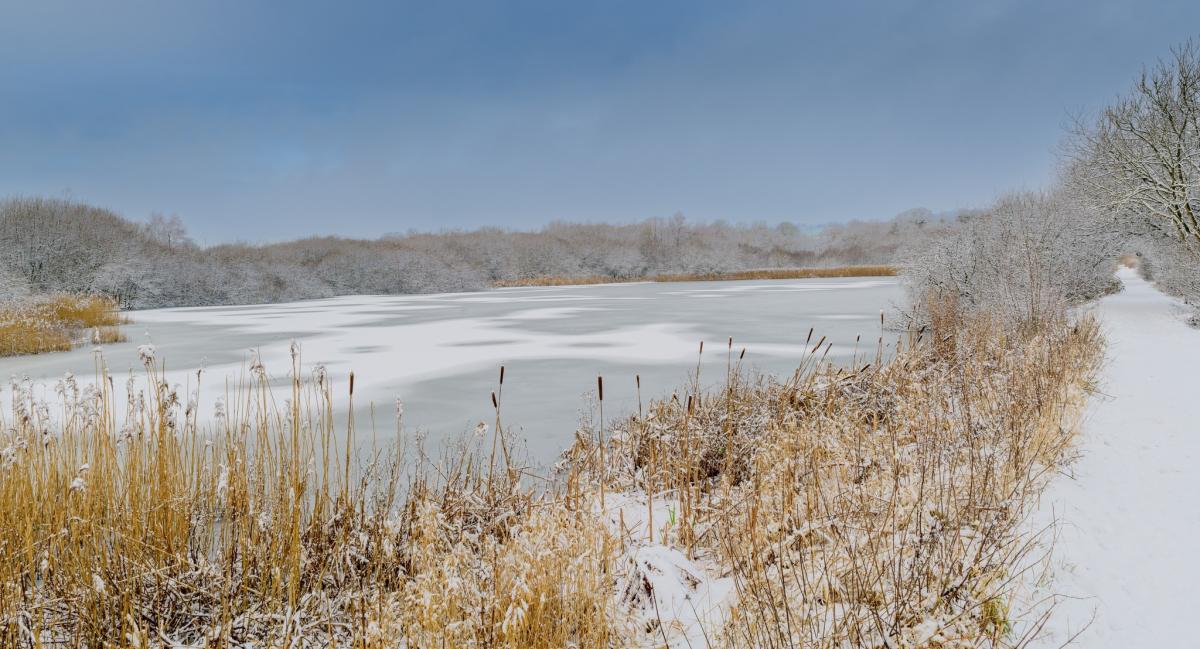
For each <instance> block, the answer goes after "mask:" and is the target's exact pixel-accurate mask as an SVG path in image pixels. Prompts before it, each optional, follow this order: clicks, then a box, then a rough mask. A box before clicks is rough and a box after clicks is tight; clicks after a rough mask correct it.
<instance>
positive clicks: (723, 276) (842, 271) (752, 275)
mask: <svg viewBox="0 0 1200 649" xmlns="http://www.w3.org/2000/svg"><path fill="white" fill-rule="evenodd" d="M896 272H897V271H896V268H895V267H894V266H884V265H875V266H834V267H828V268H767V269H760V270H742V271H732V272H727V273H664V274H657V275H646V276H637V277H611V276H608V275H586V276H582V277H563V276H556V275H550V276H540V277H529V278H522V279H513V280H501V281H498V282H495V283H494V284H493V285H494V286H496V287H500V288H506V287H516V286H578V285H584V284H619V283H626V282H647V281H648V282H716V281H734V280H763V279H814V278H832V277H883V276H892V275H895V274H896Z"/></svg>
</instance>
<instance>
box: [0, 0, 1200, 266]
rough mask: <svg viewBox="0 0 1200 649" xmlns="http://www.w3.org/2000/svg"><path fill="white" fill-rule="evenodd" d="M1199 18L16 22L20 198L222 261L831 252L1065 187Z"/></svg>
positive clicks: (805, 12) (1155, 5) (20, 10)
mask: <svg viewBox="0 0 1200 649" xmlns="http://www.w3.org/2000/svg"><path fill="white" fill-rule="evenodd" d="M1196 25H1200V3H1195V2H1172V1H1153V2H1126V3H1118V2H1109V1H1104V0H1102V1H1097V2H1056V1H1054V0H1043V1H1040V2H1007V1H999V2H965V1H956V2H950V1H945V2H913V1H909V0H896V1H890V2H862V1H858V2H856V1H849V2H826V3H819V4H816V3H799V2H784V3H733V2H704V1H693V2H670V1H662V2H645V1H644V0H643V1H641V2H623V1H611V2H596V3H585V2H564V1H562V0H552V1H547V2H477V3H460V2H422V3H408V2H357V3H355V2H302V1H301V2H286V3H285V2H266V1H265V0H264V1H254V0H237V1H228V2H226V1H219V0H214V1H209V2H188V3H185V2H175V1H164V0H144V1H138V2H134V1H125V0H108V1H106V2H102V3H101V2H84V1H80V2H75V3H67V2H58V1H57V0H39V1H38V2H27V3H12V2H10V3H5V5H4V7H3V8H0V195H13V194H23V195H29V194H45V195H54V196H63V195H69V196H71V197H73V198H76V199H79V200H84V201H88V202H92V203H96V204H99V205H103V206H106V207H109V208H112V209H114V210H117V211H118V212H121V213H123V214H125V215H126V216H129V217H131V218H135V219H143V218H145V217H147V216H148V215H149V214H150V213H151V212H160V213H164V214H178V215H179V216H180V217H182V218H183V219H184V221H185V222H186V223H187V224H188V226H189V228H190V229H191V230H192V231H193V233H194V234H195V235H197V238H199V239H200V240H202V241H204V242H207V243H215V242H219V241H228V240H235V239H238V240H246V241H269V240H280V239H289V238H295V237H299V236H306V235H309V234H344V235H350V236H378V235H380V234H382V233H385V232H395V231H405V230H407V229H409V228H415V229H422V230H424V229H435V230H436V229H442V228H458V227H475V226H480V225H500V226H510V227H537V226H539V225H541V224H543V223H546V222H549V221H552V220H556V219H565V220H584V221H600V220H605V221H631V220H639V219H642V218H646V217H650V216H668V215H670V214H671V213H673V212H676V211H682V212H683V213H684V214H686V215H687V216H688V217H689V218H693V219H701V220H711V219H718V218H719V219H726V220H729V221H760V220H761V221H767V222H778V221H783V220H788V221H795V222H800V223H824V222H829V221H840V220H848V219H852V218H860V219H879V218H886V217H889V216H891V215H892V214H895V213H897V212H900V211H902V210H905V209H907V208H911V207H916V206H926V207H929V208H931V209H934V210H943V209H952V208H956V207H970V206H978V205H981V204H984V203H986V202H988V201H989V200H991V199H992V198H994V197H995V196H996V195H997V194H998V193H1000V192H1001V191H1003V190H1006V189H1010V188H1029V187H1036V186H1040V185H1042V184H1044V183H1046V182H1047V181H1048V180H1049V179H1050V178H1051V177H1052V174H1053V171H1054V167H1055V157H1054V154H1053V149H1054V147H1055V145H1056V144H1057V143H1058V142H1059V140H1060V138H1061V135H1062V127H1063V125H1064V124H1065V123H1066V121H1067V119H1068V117H1069V116H1070V115H1071V114H1072V113H1074V112H1079V111H1087V110H1094V109H1096V108H1098V107H1100V106H1102V105H1103V104H1104V103H1105V102H1106V101H1108V100H1109V99H1111V98H1112V97H1113V96H1114V95H1115V94H1116V93H1118V92H1120V91H1121V90H1123V89H1124V88H1126V87H1127V86H1128V85H1129V83H1130V82H1131V80H1132V78H1133V77H1134V75H1136V74H1137V72H1138V70H1139V69H1140V68H1141V66H1142V65H1143V64H1145V63H1149V62H1151V61H1153V60H1154V59H1155V58H1156V57H1159V56H1162V55H1163V54H1165V53H1166V52H1167V49H1168V48H1169V47H1170V46H1171V45H1172V44H1174V43H1177V42H1180V41H1183V40H1185V39H1187V38H1188V37H1189V36H1192V35H1193V32H1192V31H1190V30H1191V29H1195V26H1196Z"/></svg>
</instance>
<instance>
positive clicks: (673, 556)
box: [595, 492, 737, 649]
mask: <svg viewBox="0 0 1200 649" xmlns="http://www.w3.org/2000/svg"><path fill="white" fill-rule="evenodd" d="M652 503H653V513H651V512H650V504H649V503H647V499H646V494H644V493H641V492H637V493H616V494H608V496H607V498H606V500H605V507H604V509H603V511H601V510H600V507H599V503H598V502H597V503H595V507H596V512H597V513H598V514H601V515H602V519H603V521H604V523H605V524H606V525H607V526H608V528H609V530H610V531H611V532H612V533H613V534H614V535H616V536H618V537H620V538H622V539H624V541H625V543H627V544H628V545H627V547H626V550H625V552H624V554H623V555H622V557H621V560H620V566H621V567H620V568H619V569H618V575H619V581H618V583H617V590H616V597H617V608H618V610H622V611H624V612H625V613H626V614H627V615H629V618H630V627H631V628H632V630H633V632H634V634H635V637H638V638H639V641H640V643H648V645H650V646H662V643H663V642H665V643H666V645H667V647H668V648H669V649H690V648H692V647H696V648H699V647H708V646H718V645H719V643H718V642H717V638H718V634H719V633H720V631H721V629H722V628H723V627H724V623H725V619H726V616H727V614H728V612H729V607H730V606H731V605H732V604H733V601H734V599H735V598H736V595H737V590H736V588H735V587H734V582H733V578H732V577H728V576H722V574H721V573H722V570H721V568H720V566H718V565H717V563H716V561H714V560H710V559H709V558H708V557H703V556H698V557H694V558H691V559H689V558H688V557H687V555H685V554H684V553H683V552H681V551H680V550H678V549H676V548H675V547H672V540H673V539H674V531H675V530H673V529H672V527H673V526H672V522H673V521H674V519H675V516H674V512H678V511H679V503H678V501H676V500H674V499H673V498H672V497H671V496H670V495H668V494H656V495H655V497H654V498H653V501H652ZM651 515H652V516H653V519H654V520H653V534H651V527H650V520H649V519H650V517H651ZM638 646H641V644H639V645H638Z"/></svg>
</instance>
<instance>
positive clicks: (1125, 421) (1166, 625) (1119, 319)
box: [1039, 268, 1200, 648]
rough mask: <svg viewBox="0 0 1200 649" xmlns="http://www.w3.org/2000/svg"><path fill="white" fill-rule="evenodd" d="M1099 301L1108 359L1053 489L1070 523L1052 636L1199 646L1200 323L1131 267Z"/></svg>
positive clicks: (1056, 509) (1056, 563) (1056, 564)
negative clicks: (1074, 455) (1069, 461)
mask: <svg viewBox="0 0 1200 649" xmlns="http://www.w3.org/2000/svg"><path fill="white" fill-rule="evenodd" d="M1118 277H1119V278H1120V280H1121V281H1122V282H1123V283H1124V284H1125V290H1124V291H1122V292H1121V293H1118V294H1115V295H1112V296H1109V297H1106V298H1104V299H1103V300H1100V301H1099V303H1098V304H1097V305H1096V306H1095V312H1096V313H1097V314H1098V315H1099V317H1100V318H1101V321H1102V323H1103V326H1104V329H1105V333H1106V335H1107V339H1108V345H1109V348H1108V363H1107V365H1106V366H1105V367H1104V370H1103V378H1102V382H1101V384H1100V386H1099V388H1100V391H1101V392H1102V393H1103V395H1104V396H1099V397H1097V398H1095V399H1093V401H1092V403H1091V404H1090V406H1089V413H1088V417H1087V419H1086V420H1085V423H1084V427H1083V434H1082V437H1081V439H1080V442H1079V443H1080V452H1081V457H1080V458H1079V459H1078V461H1077V462H1075V463H1074V464H1073V465H1072V466H1071V467H1070V472H1071V475H1064V476H1060V477H1058V478H1056V479H1055V480H1054V481H1053V482H1052V483H1051V484H1050V486H1049V488H1048V490H1047V492H1046V494H1044V495H1043V498H1042V502H1041V505H1040V514H1039V516H1040V517H1041V518H1042V520H1043V521H1044V522H1048V521H1050V520H1051V519H1054V518H1056V519H1058V520H1059V522H1060V523H1061V528H1060V529H1059V530H1058V534H1057V537H1058V538H1057V541H1056V542H1055V545H1054V547H1053V553H1052V556H1051V561H1050V564H1051V565H1050V570H1051V573H1050V581H1049V584H1048V585H1046V588H1048V589H1049V591H1050V592H1053V593H1056V594H1057V595H1058V596H1059V601H1058V607H1057V609H1055V611H1054V612H1053V615H1052V617H1051V619H1050V623H1049V625H1048V627H1047V632H1048V633H1047V634H1046V635H1045V636H1044V637H1043V638H1042V644H1041V646H1047V647H1058V646H1061V645H1062V644H1063V643H1065V642H1067V641H1068V640H1070V639H1071V638H1072V637H1073V636H1075V635H1076V634H1078V637H1077V638H1076V639H1075V641H1074V645H1073V646H1080V647H1089V648H1091V647H1102V648H1104V647H1113V648H1118V647H1120V648H1125V647H1186V646H1196V643H1197V641H1196V638H1195V635H1196V633H1195V630H1194V629H1193V627H1192V624H1193V621H1194V620H1193V615H1195V607H1196V603H1197V601H1198V600H1197V597H1196V588H1197V584H1200V562H1198V561H1197V552H1196V550H1197V539H1198V538H1200V507H1198V506H1197V505H1196V501H1195V497H1196V492H1197V487H1200V480H1198V479H1197V477H1196V473H1195V471H1196V466H1197V463H1198V462H1200V414H1197V408H1196V405H1197V404H1196V401H1195V399H1196V398H1197V397H1200V393H1197V377H1196V373H1197V371H1200V331H1197V330H1195V329H1192V328H1189V327H1188V326H1186V325H1185V324H1184V323H1183V319H1182V317H1181V311H1182V306H1181V305H1180V304H1179V303H1178V302H1176V301H1175V300H1173V299H1171V298H1169V297H1167V296H1165V295H1163V294H1162V293H1160V292H1158V291H1157V290H1155V288H1154V287H1153V286H1152V285H1150V284H1149V283H1147V282H1146V281H1145V280H1143V279H1141V278H1140V277H1138V276H1137V274H1136V273H1135V272H1134V271H1133V270H1131V269H1127V268H1123V269H1122V270H1121V271H1120V272H1119V273H1118Z"/></svg>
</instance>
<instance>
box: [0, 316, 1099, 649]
mask: <svg viewBox="0 0 1200 649" xmlns="http://www.w3.org/2000/svg"><path fill="white" fill-rule="evenodd" d="M808 344H809V346H810V349H811V353H810V354H809V355H808V356H807V357H806V358H805V359H804V360H803V362H802V364H801V366H800V367H799V368H798V369H797V371H796V372H795V374H793V375H792V376H790V377H784V378H782V379H773V378H766V377H764V378H753V377H749V376H747V375H746V374H745V373H744V372H743V371H742V370H741V368H740V367H739V355H738V354H737V350H735V349H734V347H733V345H732V342H731V343H730V345H729V347H728V349H726V350H725V351H726V353H727V354H728V355H729V365H728V368H727V373H726V376H725V377H724V380H723V381H721V383H722V384H723V385H722V386H721V387H718V388H716V389H711V390H707V391H706V390H701V389H700V388H699V386H700V385H701V381H700V377H698V376H697V377H696V380H695V382H694V383H693V384H692V385H691V386H686V387H685V388H683V389H681V390H680V391H679V392H678V393H677V394H675V395H673V396H672V397H670V398H667V399H664V400H659V401H654V402H651V403H648V404H646V406H645V407H644V408H641V409H640V412H639V414H637V415H633V416H630V417H626V418H622V419H619V420H617V421H616V422H612V423H605V422H604V420H603V418H602V417H601V418H599V419H598V420H597V422H596V423H595V424H594V425H592V426H590V427H589V426H585V427H584V428H582V429H581V430H580V431H579V432H578V433H577V438H576V442H575V443H574V444H573V445H572V446H571V448H570V449H569V450H568V451H567V452H566V453H565V454H564V456H563V459H562V462H561V463H560V464H559V466H558V470H557V472H556V474H555V475H554V476H537V475H534V474H532V473H531V471H530V470H529V469H528V468H527V467H526V466H525V463H524V462H522V460H521V459H520V454H519V449H518V447H517V445H515V444H513V442H512V439H511V436H510V435H509V434H508V433H507V429H506V428H505V425H504V421H503V418H502V417H501V412H502V407H503V371H501V375H500V380H499V385H498V387H497V390H496V392H495V394H494V396H493V403H494V405H495V407H496V416H495V419H494V421H492V422H489V423H487V424H483V423H481V424H480V426H479V427H478V428H477V429H476V432H475V434H474V435H473V436H470V437H469V438H467V439H464V440H462V442H461V443H459V444H457V445H454V446H452V447H450V448H447V449H442V450H440V451H439V452H437V453H436V454H434V455H433V456H430V455H429V454H428V453H427V452H426V450H425V449H424V448H423V443H422V442H421V440H420V438H419V437H417V438H414V439H413V440H412V441H411V442H410V443H408V444H407V445H406V444H404V443H398V444H396V445H394V446H381V445H377V444H375V443H373V442H372V441H371V439H372V437H371V436H370V434H369V433H368V432H366V431H364V430H363V429H361V427H359V426H357V425H356V423H355V422H354V421H353V419H352V418H351V417H352V416H351V417H347V418H345V419H342V418H340V417H339V418H337V419H335V416H334V412H335V403H339V402H343V401H342V400H343V399H345V400H349V401H352V400H353V391H354V386H353V381H354V379H353V377H351V378H350V382H349V385H346V386H337V387H336V389H335V386H333V385H331V382H330V381H329V379H328V377H327V376H326V374H325V372H324V370H323V369H322V368H320V367H317V368H314V369H312V370H308V371H306V370H304V369H302V364H301V360H300V358H299V353H298V352H295V353H294V354H293V366H292V368H291V373H292V377H293V381H292V383H291V386H290V388H286V389H283V390H280V389H278V388H272V387H271V385H270V383H269V382H268V380H267V376H266V373H265V371H264V369H263V368H262V367H261V364H259V363H257V362H256V363H254V364H252V365H251V367H250V372H249V374H248V375H247V377H246V378H245V380H244V381H243V382H242V384H240V385H239V386H236V387H234V388H230V389H228V390H227V391H226V394H225V395H224V396H223V399H222V401H221V405H220V406H219V408H218V411H217V412H216V413H215V414H214V415H213V419H212V423H210V424H205V423H201V422H203V421H205V420H206V419H207V416H205V417H201V416H200V415H199V414H198V413H197V412H196V409H195V406H194V404H195V402H196V398H197V395H184V394H179V393H178V392H176V391H175V388H172V387H170V386H168V385H167V384H166V383H165V382H163V380H162V376H163V367H162V364H161V363H160V362H159V361H157V360H156V359H154V358H153V356H152V353H151V352H149V351H148V352H147V353H146V357H145V361H146V374H147V381H148V383H147V384H148V385H149V386H151V387H150V388H149V389H148V390H138V389H136V388H134V389H131V390H130V391H129V393H130V395H132V396H130V398H129V399H128V400H126V401H123V402H120V403H117V402H116V401H115V400H114V396H113V391H112V387H111V386H112V383H111V381H107V380H105V381H101V382H100V383H99V385H100V389H99V390H97V389H93V388H87V387H85V388H80V387H79V386H78V385H77V384H76V383H75V381H74V379H71V378H69V377H68V378H67V379H64V381H63V383H62V384H61V385H60V386H59V390H58V392H59V394H60V395H61V397H60V398H61V400H62V402H63V404H62V407H61V408H58V407H54V408H51V407H48V406H46V405H45V404H40V403H38V402H36V401H35V400H34V397H33V396H32V393H31V391H30V390H29V389H28V386H26V385H25V384H20V383H18V384H15V385H14V386H13V391H12V401H13V403H12V406H11V411H12V416H11V419H10V420H9V421H4V422H2V423H3V426H0V428H2V430H3V432H2V433H0V447H2V448H3V450H2V451H0V643H3V644H4V645H6V646H7V645H21V646H102V645H104V646H137V647H150V646H177V645H178V644H186V645H206V646H234V645H239V646H240V645H243V644H245V643H254V644H255V645H256V646H259V645H261V646H292V647H301V646H313V647H316V646H344V647H383V646H389V647H392V646H408V647H513V648H516V647H533V648H538V647H563V646H575V647H612V646H648V647H649V646H661V645H662V644H664V643H667V642H670V643H672V644H673V646H686V645H681V644H680V643H679V637H678V634H677V631H678V628H677V626H678V625H676V624H673V623H672V621H671V620H669V619H666V618H664V617H663V615H662V613H661V611H659V612H657V613H655V614H654V615H652V616H649V617H648V616H646V615H645V614H644V611H645V608H644V606H640V604H644V603H645V602H647V601H650V602H656V601H657V600H655V599H654V597H655V595H656V594H655V593H654V592H653V590H654V588H655V586H654V584H655V583H659V582H657V581H655V580H656V579H657V578H658V577H659V576H656V575H649V574H644V573H639V572H638V570H645V569H647V568H645V567H638V566H641V564H637V563H636V562H632V561H631V556H633V554H632V553H634V552H636V551H637V549H638V548H639V547H645V546H649V545H653V546H655V547H658V546H661V547H665V548H669V549H672V550H677V551H678V552H679V553H681V554H682V555H686V556H687V557H688V558H689V559H690V560H693V561H695V562H696V565H697V566H701V567H702V568H703V569H704V570H706V571H709V572H710V573H711V574H710V575H709V576H711V577H713V578H722V577H724V578H731V579H732V580H733V583H734V584H735V588H734V591H733V594H732V595H731V597H730V600H729V601H728V602H726V603H725V604H724V619H723V621H719V623H717V624H714V625H712V626H710V627H708V628H706V629H704V641H703V642H704V643H705V644H710V645H711V646H732V647H793V646H805V647H845V646H867V647H870V646H875V647H901V646H911V647H916V646H1015V645H1017V644H1019V643H1020V641H1021V640H1022V639H1021V638H1013V637H1011V636H1010V633H1009V629H1010V624H1011V622H1012V621H1013V620H1014V617H1015V616H1016V615H1018V613H1019V612H1017V611H1012V610H1010V609H1009V605H1008V602H1009V601H1010V597H1009V595H1010V593H1011V590H1012V588H1013V584H1014V579H1015V577H1016V574H1015V571H1016V570H1018V569H1019V566H1020V565H1021V561H1020V560H1021V559H1022V557H1023V555H1024V554H1025V553H1026V552H1027V548H1028V543H1029V539H1028V538H1025V537H1023V536H1022V534H1021V533H1020V528H1019V526H1018V522H1019V521H1020V520H1021V518H1022V514H1023V512H1024V511H1025V508H1026V507H1028V506H1029V504H1030V502H1031V499H1032V498H1033V497H1034V496H1035V495H1036V493H1037V491H1038V489H1039V487H1040V484H1041V482H1042V481H1043V479H1044V476H1045V475H1046V474H1047V473H1048V472H1051V471H1053V470H1054V468H1055V467H1057V466H1058V465H1059V463H1060V462H1061V461H1062V460H1063V457H1064V454H1065V452H1066V450H1067V449H1068V448H1069V446H1070V444H1071V431H1072V430H1073V427H1074V424H1075V422H1076V417H1077V412H1078V405H1079V401H1080V399H1081V398H1082V396H1083V394H1084V392H1085V391H1086V390H1087V389H1088V387H1089V381H1090V379H1091V376H1092V373H1093V372H1094V370H1095V366H1096V363H1097V360H1098V357H1099V349H1100V339H1099V335H1098V333H1097V329H1096V326H1095V324H1094V323H1092V322H1091V321H1082V322H1079V323H1076V324H1073V325H1069V324H1066V323H1056V324H1055V325H1053V326H1046V327H1043V328H1042V329H1041V330H1040V331H1039V332H1036V333H1027V334H1022V335H1021V336H1020V337H1018V338H1011V337H1009V336H1008V335H1007V334H1005V333H1004V332H1003V331H1002V330H1001V329H999V328H998V327H997V326H996V325H995V324H993V323H991V322H990V321H988V320H986V319H970V320H964V319H963V318H959V319H957V320H955V319H949V320H946V321H944V323H943V324H942V325H939V327H937V328H935V329H933V330H932V331H929V332H926V333H925V334H924V335H923V336H921V337H920V338H919V339H918V338H915V337H914V338H912V339H909V340H907V341H905V343H904V344H903V345H901V349H900V350H898V351H897V352H896V353H895V354H894V356H889V357H885V354H884V350H883V347H882V344H881V345H879V347H878V348H877V349H876V351H875V352H874V353H873V354H871V357H870V358H860V359H857V360H856V362H855V363H854V366H853V367H851V368H840V369H839V368H836V367H832V366H830V365H829V364H827V363H825V362H824V361H823V355H824V354H825V353H827V352H828V345H827V344H826V343H825V342H824V340H823V339H818V340H813V339H812V336H811V334H810V339H809V341H808ZM602 386H603V383H602V382H600V384H599V386H598V387H599V388H600V392H601V394H600V395H599V396H600V400H601V401H600V403H601V404H602V403H603V396H602V389H603V388H602ZM349 410H350V411H351V412H352V411H353V408H349ZM396 427H397V429H398V430H400V431H403V411H402V407H401V406H400V405H399V404H398V405H397V411H396ZM401 439H405V438H404V437H403V433H402V435H401ZM406 447H407V448H406ZM413 467H415V468H413ZM639 493H640V494H642V495H643V496H644V497H645V500H646V502H645V506H646V508H647V510H648V516H647V518H648V520H646V521H645V522H644V524H642V529H634V528H635V527H636V526H637V525H638V524H639V523H636V522H634V521H633V520H632V513H633V512H632V510H630V511H629V513H630V515H631V520H630V521H629V525H628V526H627V525H626V519H625V515H626V510H624V509H619V508H620V507H622V505H621V504H620V503H621V502H630V501H631V499H630V498H628V496H629V495H630V494H639ZM655 503H658V505H657V506H661V505H662V504H663V503H668V504H669V506H668V508H667V509H668V510H669V512H670V515H669V516H659V517H658V518H655V516H656V514H655V513H654V512H655V511H656V509H655V508H656V504H655ZM614 510H617V513H616V516H617V518H618V520H619V521H620V525H617V526H615V527H614V526H613V525H612V524H611V519H612V512H613V511H614ZM645 528H649V529H645ZM631 566H634V567H632V568H631ZM655 606H657V604H655ZM955 643H958V644H955Z"/></svg>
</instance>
